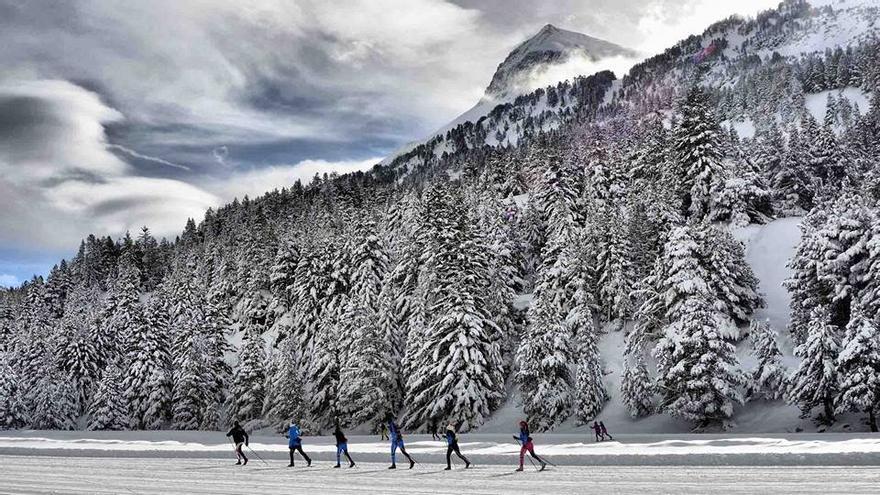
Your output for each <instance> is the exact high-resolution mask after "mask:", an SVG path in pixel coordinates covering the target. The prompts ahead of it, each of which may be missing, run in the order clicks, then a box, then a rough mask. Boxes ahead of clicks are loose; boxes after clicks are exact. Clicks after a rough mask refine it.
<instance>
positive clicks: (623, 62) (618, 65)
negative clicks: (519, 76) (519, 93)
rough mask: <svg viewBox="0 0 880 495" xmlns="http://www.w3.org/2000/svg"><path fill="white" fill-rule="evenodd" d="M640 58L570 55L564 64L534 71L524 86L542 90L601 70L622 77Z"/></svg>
mask: <svg viewBox="0 0 880 495" xmlns="http://www.w3.org/2000/svg"><path fill="white" fill-rule="evenodd" d="M640 60H642V59H641V58H635V57H624V56H614V57H606V58H603V59H601V60H593V59H592V58H590V57H589V56H587V55H586V54H581V53H577V52H575V53H572V54H571V55H570V56H569V57H568V58H567V59H566V60H565V61H564V62H562V63H558V64H555V65H551V66H548V67H539V68H536V69H534V70H533V71H532V72H531V73H530V74H529V75H528V76H527V81H525V85H526V86H527V88H528V90H535V89H537V88H544V87H547V86H550V85H555V84H556V83H557V82H559V81H566V80H571V79H574V78H575V77H577V76H582V75H589V74H595V73H596V72H600V71H603V70H610V71H612V72H614V74H616V75H617V77H622V76H623V75H624V74H626V73H627V72H629V69H630V68H632V66H633V65H635V64H637V63H638V62H639V61H640Z"/></svg>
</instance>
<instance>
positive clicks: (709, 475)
mask: <svg viewBox="0 0 880 495" xmlns="http://www.w3.org/2000/svg"><path fill="white" fill-rule="evenodd" d="M615 440H616V441H609V442H602V443H595V442H592V441H590V439H588V438H586V437H585V436H584V435H578V434H550V435H535V442H536V451H537V453H538V454H539V455H543V456H546V458H547V459H548V460H550V461H552V462H553V463H554V464H557V466H551V467H549V468H548V470H547V471H545V472H542V473H539V472H535V470H534V468H533V467H532V466H531V464H526V468H527V470H526V471H525V472H522V473H515V472H514V471H513V469H514V467H515V466H516V463H517V455H518V447H517V446H516V444H515V442H514V441H513V439H510V437H508V436H506V435H501V434H498V435H489V434H473V435H463V436H462V443H461V447H462V451H463V452H464V453H465V455H467V456H468V457H470V459H471V461H472V462H473V463H474V467H473V468H472V469H469V470H467V471H464V470H463V469H462V468H463V466H462V465H461V463H460V462H459V463H458V464H457V465H456V466H455V467H454V471H452V472H445V471H443V468H444V464H443V463H444V462H445V461H444V453H445V447H444V446H443V444H442V443H441V442H435V441H431V440H430V439H429V438H427V437H425V436H422V435H411V436H409V437H407V441H408V445H409V448H408V450H409V452H410V454H412V455H413V457H414V458H415V459H416V461H417V462H418V464H417V465H416V467H415V469H413V470H407V469H398V470H396V471H388V470H387V469H386V468H387V462H388V452H387V448H388V443H387V442H381V441H379V440H378V438H377V437H360V436H353V437H352V438H351V439H350V442H349V448H350V450H351V454H352V456H353V457H354V459H355V461H356V462H358V466H357V467H355V468H353V469H349V468H342V469H334V468H333V464H334V463H335V460H333V459H334V452H335V450H334V448H333V445H332V438H331V437H308V438H306V441H305V445H304V447H305V449H306V451H307V452H308V453H310V454H312V456H313V458H314V459H315V460H314V462H313V465H312V467H310V468H307V467H305V463H303V462H299V461H298V463H297V466H296V467H295V468H287V467H286V446H285V443H284V439H283V438H281V437H280V436H277V435H271V434H257V435H254V436H253V437H252V440H251V447H252V448H253V449H254V450H255V451H256V452H257V453H258V454H259V457H257V456H256V455H251V456H250V457H251V463H250V464H249V465H248V466H246V467H242V466H235V465H234V457H233V455H232V449H231V445H230V444H228V443H227V442H226V439H225V438H224V437H223V433H221V432H173V431H159V432H155V431H153V432H57V431H53V432H47V431H11V432H2V434H0V465H2V466H3V468H4V469H3V471H4V478H3V483H2V484H0V493H137V494H141V493H163V494H170V493H212V494H222V493H282V492H283V493H296V492H297V490H306V493H352V492H367V493H458V494H471V493H537V492H541V493H593V492H596V493H633V492H635V491H639V492H642V493H759V492H768V491H769V492H772V493H876V486H877V483H878V482H880V467H877V466H880V435H876V434H875V435H859V436H855V435H847V434H801V435H761V436H754V435H752V436H748V435H711V434H704V435H688V434H683V435H619V436H617V437H615ZM261 458H262V459H261ZM401 464H402V463H401ZM599 465H601V467H597V466H599ZM832 466H833V467H832Z"/></svg>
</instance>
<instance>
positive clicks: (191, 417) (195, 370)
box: [171, 335, 207, 430]
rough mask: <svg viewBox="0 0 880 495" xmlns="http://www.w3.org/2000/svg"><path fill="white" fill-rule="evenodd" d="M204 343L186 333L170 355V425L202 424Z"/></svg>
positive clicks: (180, 427)
mask: <svg viewBox="0 0 880 495" xmlns="http://www.w3.org/2000/svg"><path fill="white" fill-rule="evenodd" d="M203 353H204V344H203V343H202V341H201V339H200V338H199V337H198V336H195V335H189V336H188V337H187V338H186V340H185V341H184V344H183V345H181V346H180V351H176V354H175V356H174V385H173V388H172V399H171V404H172V406H171V426H172V428H174V429H175V430H197V429H199V426H200V425H201V424H202V419H203V417H204V411H205V407H206V400H205V397H204V393H205V389H206V386H207V384H206V383H205V380H204V376H205V374H206V373H207V366H206V364H205V362H204V355H203Z"/></svg>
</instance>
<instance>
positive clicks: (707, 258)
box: [699, 225, 764, 323]
mask: <svg viewBox="0 0 880 495" xmlns="http://www.w3.org/2000/svg"><path fill="white" fill-rule="evenodd" d="M699 235H700V238H699V242H700V243H701V244H702V245H701V251H702V252H703V253H706V255H704V256H703V257H702V258H701V261H703V262H705V263H706V264H707V267H706V272H707V274H708V279H707V280H706V282H708V284H709V286H710V287H711V288H712V290H714V292H715V295H716V296H717V298H718V299H719V300H720V302H721V305H722V307H723V311H724V313H725V314H727V315H728V316H730V317H731V318H733V320H734V321H735V322H737V323H745V322H748V321H749V317H750V316H751V314H752V312H754V310H755V309H756V308H759V307H761V306H762V305H763V304H764V301H763V299H762V298H761V296H760V295H758V291H757V288H758V278H757V277H755V274H754V273H753V272H752V269H751V267H750V266H749V264H748V263H747V262H746V256H745V248H744V246H743V244H742V242H740V241H738V240H736V239H735V238H734V237H733V235H731V234H730V232H729V231H727V230H723V229H720V228H718V227H715V226H708V225H704V226H703V227H702V228H701V229H700V231H699Z"/></svg>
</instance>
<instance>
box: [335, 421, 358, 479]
mask: <svg viewBox="0 0 880 495" xmlns="http://www.w3.org/2000/svg"><path fill="white" fill-rule="evenodd" d="M333 436H334V437H336V465H335V466H333V467H334V468H338V467H339V461H340V456H341V455H342V454H345V457H346V458H348V462H349V464H348V467H350V468H353V467H354V461H353V460H351V456H350V455H348V439H347V438H345V433H342V429H340V428H339V423H336V429H335V430H333Z"/></svg>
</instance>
